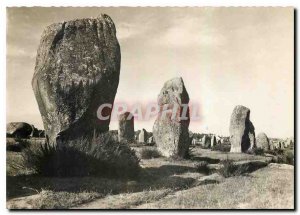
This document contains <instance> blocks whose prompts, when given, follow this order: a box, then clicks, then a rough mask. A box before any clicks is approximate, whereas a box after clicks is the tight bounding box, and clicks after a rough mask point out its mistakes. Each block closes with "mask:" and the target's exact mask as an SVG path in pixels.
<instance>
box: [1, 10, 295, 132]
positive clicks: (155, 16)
mask: <svg viewBox="0 0 300 215" xmlns="http://www.w3.org/2000/svg"><path fill="white" fill-rule="evenodd" d="M101 13H105V14H108V15H109V16H110V17H111V18H112V19H113V21H114V23H115V26H116V30H117V38H118V40H119V43H120V46H121V55H122V57H121V71H120V82H119V87H118V91H117V94H116V98H115V101H116V102H123V103H127V104H137V103H139V104H147V103H151V102H155V101H156V100H157V96H158V94H159V92H160V90H161V88H162V87H163V85H164V82H166V81H168V80H169V79H172V78H174V77H182V78H183V81H184V83H185V87H186V89H187V91H188V94H189V97H190V103H192V104H197V105H198V107H199V110H198V114H199V115H200V119H199V120H196V121H195V120H194V121H193V120H192V121H191V123H190V127H189V128H190V130H191V131H192V132H198V133H215V134H219V135H229V122H230V116H231V113H232V111H233V109H234V107H235V106H236V105H244V106H246V107H248V108H249V109H250V110H251V114H250V120H251V121H252V123H253V124H254V126H255V132H256V133H257V134H258V133H260V132H265V133H266V134H267V135H268V136H269V137H281V138H285V137H293V136H294V11H293V8H290V7H285V8H284V7H277V8H276V7H261V8H259V7H254V8H250V7H245V8H238V7H227V8H225V7H223V8H212V7H202V8H201V7H184V8H178V7H175V8H171V7H144V8H142V7H136V8H129V7H111V8H109V7H106V8H105V7H103V8H101V7H100V8H99V7H98V8H96V7H89V8H84V7H83V8H54V7H51V8H39V7H33V8H8V9H7V60H6V61H7V62H6V67H7V75H6V79H7V80H6V85H7V86H6V89H7V98H6V109H7V114H6V115H7V122H11V121H25V122H29V123H31V124H34V125H35V126H36V127H38V128H43V124H42V120H41V116H40V113H39V110H38V106H37V102H36V100H35V97H34V93H33V90H32V87H31V79H32V76H33V73H34V66H35V58H36V51H37V47H38V45H39V41H40V36H41V34H42V31H43V29H44V28H45V27H46V26H48V25H50V24H52V23H55V22H61V21H68V20H72V19H78V18H91V17H97V16H98V15H99V14H101ZM154 120H155V119H154V118H152V119H151V120H148V121H135V129H136V130H137V129H141V128H145V129H146V130H148V131H152V127H153V123H154ZM117 126H118V122H117V121H115V120H114V121H112V122H111V124H110V129H117V128H118V127H117Z"/></svg>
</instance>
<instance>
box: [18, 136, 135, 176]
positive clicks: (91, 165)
mask: <svg viewBox="0 0 300 215" xmlns="http://www.w3.org/2000/svg"><path fill="white" fill-rule="evenodd" d="M22 156H23V161H24V162H23V163H24V165H25V166H26V167H27V168H31V169H33V170H34V171H35V172H36V173H37V174H39V175H42V176H58V177H68V176H91V175H93V176H104V177H122V178H132V177H135V176H137V175H138V173H139V170H140V166H139V159H138V158H137V157H136V155H135V153H134V151H133V150H132V149H130V148H129V147H128V146H126V145H124V144H119V143H118V142H115V141H112V139H110V138H107V137H106V135H101V136H100V137H98V138H95V139H93V140H91V141H88V140H79V141H74V142H72V143H70V144H66V145H65V146H59V147H58V146H54V145H51V144H49V143H48V142H46V143H45V144H44V145H41V146H40V147H37V148H33V149H31V148H29V149H28V150H25V151H24V153H23V155H22Z"/></svg>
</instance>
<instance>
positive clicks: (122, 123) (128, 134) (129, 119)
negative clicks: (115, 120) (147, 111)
mask: <svg viewBox="0 0 300 215" xmlns="http://www.w3.org/2000/svg"><path fill="white" fill-rule="evenodd" d="M118 139H119V142H122V143H129V142H133V141H134V117H133V115H132V114H131V113H129V112H125V113H123V114H120V115H119V130H118Z"/></svg>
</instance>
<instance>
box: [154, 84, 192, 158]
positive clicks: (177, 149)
mask: <svg viewBox="0 0 300 215" xmlns="http://www.w3.org/2000/svg"><path fill="white" fill-rule="evenodd" d="M157 100H158V105H159V106H160V112H159V115H158V117H157V119H156V121H155V123H154V126H153V136H154V139H155V142H156V145H157V149H158V151H159V152H160V153H161V154H162V155H163V156H166V157H187V156H188V151H189V145H190V138H189V129H188V127H189V123H190V115H189V108H187V109H186V110H184V108H183V106H182V105H186V106H187V105H188V103H189V100H190V99H189V95H188V93H187V91H186V89H185V86H184V83H183V80H182V78H174V79H172V80H169V81H167V82H166V83H165V84H164V86H163V88H162V90H161V91H160V94H159V95H158V99H157ZM174 106H175V107H176V110H177V111H176V114H174V115H173V114H172V110H173V107H174ZM163 107H166V109H165V110H168V111H169V113H168V114H163V113H164V111H163ZM183 112H185V113H184V115H183V114H182V113H183ZM165 113H166V112H165ZM182 115H183V116H184V117H185V118H184V119H183V118H180V116H182Z"/></svg>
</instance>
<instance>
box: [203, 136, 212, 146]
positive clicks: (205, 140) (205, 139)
mask: <svg viewBox="0 0 300 215" xmlns="http://www.w3.org/2000/svg"><path fill="white" fill-rule="evenodd" d="M210 145H211V138H210V136H208V135H207V134H204V136H203V138H202V147H204V148H210Z"/></svg>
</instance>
